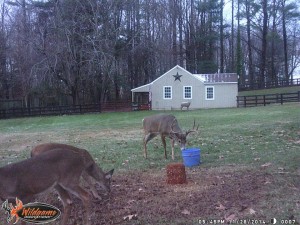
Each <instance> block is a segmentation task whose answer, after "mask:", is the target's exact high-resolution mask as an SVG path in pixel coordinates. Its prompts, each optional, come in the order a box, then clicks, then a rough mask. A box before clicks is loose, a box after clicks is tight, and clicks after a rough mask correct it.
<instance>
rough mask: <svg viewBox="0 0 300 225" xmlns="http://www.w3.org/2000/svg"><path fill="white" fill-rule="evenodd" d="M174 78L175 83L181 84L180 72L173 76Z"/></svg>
mask: <svg viewBox="0 0 300 225" xmlns="http://www.w3.org/2000/svg"><path fill="white" fill-rule="evenodd" d="M173 77H175V80H174V81H176V80H179V81H180V82H181V80H180V77H182V75H179V74H178V72H177V74H176V75H173Z"/></svg>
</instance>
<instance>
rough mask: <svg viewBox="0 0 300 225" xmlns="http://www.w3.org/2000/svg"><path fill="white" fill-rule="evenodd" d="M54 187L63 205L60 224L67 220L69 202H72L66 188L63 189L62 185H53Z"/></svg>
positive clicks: (69, 207)
mask: <svg viewBox="0 0 300 225" xmlns="http://www.w3.org/2000/svg"><path fill="white" fill-rule="evenodd" d="M54 188H55V189H56V191H57V192H58V194H59V196H60V198H61V201H62V203H63V207H64V215H63V217H62V221H61V225H65V224H67V222H68V219H69V217H70V214H71V204H72V203H73V201H72V199H71V197H70V195H69V193H68V191H67V190H65V189H64V188H63V187H62V186H60V185H59V184H58V185H55V187H54Z"/></svg>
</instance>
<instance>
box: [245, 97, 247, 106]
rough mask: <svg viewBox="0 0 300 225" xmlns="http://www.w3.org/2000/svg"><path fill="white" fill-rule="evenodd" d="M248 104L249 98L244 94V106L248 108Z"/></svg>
mask: <svg viewBox="0 0 300 225" xmlns="http://www.w3.org/2000/svg"><path fill="white" fill-rule="evenodd" d="M246 105H247V99H246V96H244V107H245V108H246Z"/></svg>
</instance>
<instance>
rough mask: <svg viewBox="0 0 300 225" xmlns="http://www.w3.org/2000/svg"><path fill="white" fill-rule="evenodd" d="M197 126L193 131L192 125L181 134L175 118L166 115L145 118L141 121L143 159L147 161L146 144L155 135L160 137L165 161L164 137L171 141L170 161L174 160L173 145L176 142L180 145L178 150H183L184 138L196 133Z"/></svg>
mask: <svg viewBox="0 0 300 225" xmlns="http://www.w3.org/2000/svg"><path fill="white" fill-rule="evenodd" d="M198 128H199V125H198V126H197V128H196V129H195V120H194V125H193V128H192V129H191V130H188V131H186V132H183V131H182V130H181V128H180V127H179V125H178V121H177V119H176V117H175V116H173V115H167V114H156V115H152V116H148V117H145V118H144V119H143V129H144V139H143V143H144V157H145V158H146V159H147V143H148V142H149V141H150V140H152V139H153V138H154V137H156V136H157V135H160V136H161V140H162V143H163V146H164V150H165V159H167V150H166V137H169V138H170V139H171V146H172V159H173V160H174V144H175V142H177V143H178V144H179V145H180V149H181V150H184V149H185V145H186V137H187V136H188V135H189V134H190V133H192V132H196V131H198Z"/></svg>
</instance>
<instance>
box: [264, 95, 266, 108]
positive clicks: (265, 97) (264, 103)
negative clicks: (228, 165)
mask: <svg viewBox="0 0 300 225" xmlns="http://www.w3.org/2000/svg"><path fill="white" fill-rule="evenodd" d="M264 106H266V95H264Z"/></svg>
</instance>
